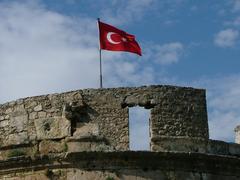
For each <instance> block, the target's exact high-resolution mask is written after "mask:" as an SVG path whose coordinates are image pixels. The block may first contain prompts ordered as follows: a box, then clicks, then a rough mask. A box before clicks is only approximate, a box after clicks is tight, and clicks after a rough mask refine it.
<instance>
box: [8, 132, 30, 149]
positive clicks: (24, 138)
mask: <svg viewBox="0 0 240 180" xmlns="http://www.w3.org/2000/svg"><path fill="white" fill-rule="evenodd" d="M26 143H29V141H28V135H27V132H21V133H15V134H10V135H8V136H7V137H6V141H5V142H4V145H5V146H10V145H18V144H26Z"/></svg>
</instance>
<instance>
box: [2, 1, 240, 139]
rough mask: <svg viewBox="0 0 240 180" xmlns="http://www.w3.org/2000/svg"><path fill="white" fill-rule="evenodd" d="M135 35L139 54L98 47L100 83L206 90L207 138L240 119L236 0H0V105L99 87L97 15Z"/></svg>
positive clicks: (225, 134) (230, 135) (224, 135)
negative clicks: (208, 134)
mask: <svg viewBox="0 0 240 180" xmlns="http://www.w3.org/2000/svg"><path fill="white" fill-rule="evenodd" d="M97 17H100V18H101V20H102V21H103V22H106V23H109V24H112V25H114V26H117V27H118V28H120V29H123V30H125V31H127V32H128V33H130V34H134V35H136V37H137V40H138V42H139V43H140V45H141V47H142V50H143V56H142V57H138V56H136V55H134V54H129V53H122V52H109V51H104V52H103V73H104V86H105V87H119V86H141V85H149V84H170V85H180V86H192V87H196V88H203V89H206V90H207V101H208V113H209V127H210V137H211V138H213V139H220V140H224V141H234V131H233V129H234V127H235V126H236V125H237V124H240V111H239V107H240V72H239V67H240V60H239V57H240V51H239V50H240V41H239V40H240V34H239V33H240V32H239V31H240V0H221V1H219V0H211V1H209V0H202V1H191V0H163V1H159V0H128V1H124V0H101V1H94V0H88V1H83V0H31V1H30V0H28V1H27V0H0V22H1V23H0V33H1V39H0V84H1V88H0V94H1V96H0V103H5V102H7V101H10V100H14V99H17V98H21V97H26V96H33V95H39V94H48V93H55V92H63V91H70V90H74V89H81V88H98V86H99V82H98V80H99V79H98V73H99V66H98V65H99V64H98V63H99V62H98V29H97V26H96V18H97Z"/></svg>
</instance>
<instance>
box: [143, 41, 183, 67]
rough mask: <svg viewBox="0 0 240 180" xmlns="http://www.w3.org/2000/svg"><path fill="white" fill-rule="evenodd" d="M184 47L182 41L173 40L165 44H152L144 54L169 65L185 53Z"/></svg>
mask: <svg viewBox="0 0 240 180" xmlns="http://www.w3.org/2000/svg"><path fill="white" fill-rule="evenodd" d="M183 52H184V47H183V44H182V43H180V42H172V43H167V44H163V45H156V44H155V45H150V46H149V47H148V48H147V49H146V53H145V54H144V55H145V56H146V58H148V59H152V60H154V61H156V62H157V63H159V64H162V65H167V64H173V63H177V62H178V61H179V59H180V57H181V56H182V55H183Z"/></svg>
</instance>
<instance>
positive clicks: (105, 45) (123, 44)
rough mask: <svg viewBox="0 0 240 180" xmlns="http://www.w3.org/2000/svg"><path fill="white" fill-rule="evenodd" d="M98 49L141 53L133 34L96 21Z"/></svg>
mask: <svg viewBox="0 0 240 180" xmlns="http://www.w3.org/2000/svg"><path fill="white" fill-rule="evenodd" d="M98 25H99V39H100V49H105V50H110V51H127V52H132V53H136V54H138V55H139V56H141V55H142V53H141V48H140V46H139V45H138V43H137V41H136V40H135V36H134V35H131V34H128V33H126V32H124V31H122V30H120V29H117V28H115V27H113V26H111V25H108V24H105V23H103V22H100V21H98Z"/></svg>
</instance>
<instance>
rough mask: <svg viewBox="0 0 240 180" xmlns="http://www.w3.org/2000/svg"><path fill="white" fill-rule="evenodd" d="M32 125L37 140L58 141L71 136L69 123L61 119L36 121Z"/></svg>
mask: <svg viewBox="0 0 240 180" xmlns="http://www.w3.org/2000/svg"><path fill="white" fill-rule="evenodd" d="M34 124H35V128H36V131H37V139H60V138H64V137H67V136H70V135H71V123H70V121H69V120H68V119H66V118H63V117H53V118H42V119H36V120H35V121H34Z"/></svg>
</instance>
